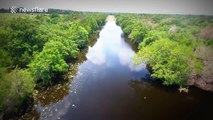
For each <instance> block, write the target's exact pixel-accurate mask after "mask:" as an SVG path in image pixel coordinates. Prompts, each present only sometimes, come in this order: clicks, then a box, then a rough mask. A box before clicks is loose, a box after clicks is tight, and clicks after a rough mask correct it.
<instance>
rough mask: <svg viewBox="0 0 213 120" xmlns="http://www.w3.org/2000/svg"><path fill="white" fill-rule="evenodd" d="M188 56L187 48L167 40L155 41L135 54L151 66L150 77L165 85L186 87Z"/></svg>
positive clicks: (189, 51) (188, 49) (188, 50)
mask: <svg viewBox="0 0 213 120" xmlns="http://www.w3.org/2000/svg"><path fill="white" fill-rule="evenodd" d="M190 55H191V49H190V48H189V47H186V46H183V45H179V44H178V43H177V42H174V41H170V40H168V39H160V40H157V41H155V42H153V43H152V44H151V45H148V46H147V47H143V48H141V49H140V51H139V52H138V53H137V56H138V57H139V58H141V60H144V61H145V62H146V63H147V64H149V65H151V66H152V69H153V71H154V73H153V74H152V76H153V77H155V78H159V79H162V80H163V83H164V84H165V85H172V84H177V85H186V80H187V77H188V74H189V66H188V64H187V60H188V58H189V57H190ZM136 62H139V63H140V61H136Z"/></svg>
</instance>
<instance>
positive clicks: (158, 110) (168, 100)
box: [34, 17, 213, 120]
mask: <svg viewBox="0 0 213 120" xmlns="http://www.w3.org/2000/svg"><path fill="white" fill-rule="evenodd" d="M121 34H122V30H121V28H120V27H119V26H117V25H116V22H115V19H114V18H113V17H112V18H108V22H107V23H106V25H105V26H104V27H103V29H102V30H101V32H100V34H99V38H98V39H97V42H96V43H95V44H94V45H93V46H90V47H89V49H88V52H87V54H86V58H87V59H86V60H85V61H83V62H82V63H80V64H79V65H78V68H77V70H78V71H77V74H76V75H75V76H73V81H72V82H71V83H70V84H67V85H65V86H61V87H60V86H59V87H57V88H55V90H54V91H51V90H49V92H47V93H46V94H43V96H40V97H41V99H43V98H44V100H43V101H42V100H40V101H39V100H38V102H37V103H36V104H35V105H34V106H35V111H36V112H37V114H38V116H39V119H41V120H46V119H48V120H57V119H62V120H153V119H157V120H161V119H172V120H179V119H181V120H183V119H187V120H189V119H207V118H208V117H211V114H213V94H212V93H209V92H205V91H202V90H199V89H197V88H190V91H189V93H188V94H180V93H179V91H178V90H177V88H173V87H169V88H168V87H165V86H162V85H160V84H159V83H158V82H156V81H155V80H152V79H149V72H148V71H147V69H146V65H145V64H143V63H141V64H140V65H137V66H135V65H134V64H133V62H132V61H131V57H132V56H133V55H134V54H135V52H134V51H133V50H132V48H131V46H130V45H129V44H127V43H126V42H125V40H124V38H122V37H121ZM56 91H57V92H56ZM45 95H46V96H45ZM50 95H52V97H50ZM48 98H49V99H48ZM59 98H60V99H59ZM45 100H46V101H45Z"/></svg>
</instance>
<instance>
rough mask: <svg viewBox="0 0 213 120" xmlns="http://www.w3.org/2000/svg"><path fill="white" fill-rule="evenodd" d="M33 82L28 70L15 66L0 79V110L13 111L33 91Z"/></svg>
mask: <svg viewBox="0 0 213 120" xmlns="http://www.w3.org/2000/svg"><path fill="white" fill-rule="evenodd" d="M34 87H35V82H34V79H33V77H32V76H31V73H30V72H29V71H28V70H20V69H18V68H15V69H14V70H13V71H11V72H10V73H6V74H5V75H4V76H2V77H1V79H0V88H1V89H0V110H2V111H3V112H14V110H17V109H18V107H19V106H20V105H21V104H22V102H23V101H24V100H26V99H27V98H28V97H29V96H30V95H31V94H32V92H33V89H34Z"/></svg>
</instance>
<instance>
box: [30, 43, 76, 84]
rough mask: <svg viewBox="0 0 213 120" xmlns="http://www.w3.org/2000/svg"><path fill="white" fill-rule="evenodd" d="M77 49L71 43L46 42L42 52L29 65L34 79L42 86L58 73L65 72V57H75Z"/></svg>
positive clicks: (66, 66)
mask: <svg viewBox="0 0 213 120" xmlns="http://www.w3.org/2000/svg"><path fill="white" fill-rule="evenodd" d="M77 53H78V49H77V46H76V44H75V43H74V42H73V41H70V42H68V41H62V40H52V41H50V42H47V43H46V44H45V46H44V49H43V50H42V52H40V53H39V54H37V55H36V56H35V58H34V59H33V61H32V62H31V63H30V64H29V67H30V70H31V71H32V73H33V75H34V76H35V78H36V79H38V80H39V79H41V80H42V82H43V84H44V85H47V84H48V83H49V82H50V79H51V78H53V77H54V75H57V74H56V73H59V72H67V70H68V64H67V63H66V61H65V59H66V57H67V56H71V57H73V58H75V57H76V55H77Z"/></svg>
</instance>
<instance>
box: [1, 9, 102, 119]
mask: <svg viewBox="0 0 213 120" xmlns="http://www.w3.org/2000/svg"><path fill="white" fill-rule="evenodd" d="M105 18H106V15H105V14H99V13H87V14H83V13H75V12H73V13H70V14H67V15H61V14H1V17H0V22H1V25H0V42H1V43H0V58H1V59H0V88H1V89H0V116H1V114H2V113H13V112H17V111H18V109H19V107H20V106H21V105H22V103H23V102H24V101H26V100H27V99H29V98H30V97H31V96H32V92H33V90H34V88H35V87H36V86H37V87H48V86H49V85H51V84H52V83H54V81H55V80H57V78H58V76H62V75H64V74H66V73H67V71H68V67H69V65H68V63H69V62H73V61H75V59H76V57H77V55H78V53H80V51H81V49H83V48H85V47H87V43H88V37H89V35H91V34H92V33H94V32H95V31H96V30H97V29H98V28H99V27H100V26H102V25H103V24H104V23H105ZM14 101H16V102H14Z"/></svg>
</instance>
